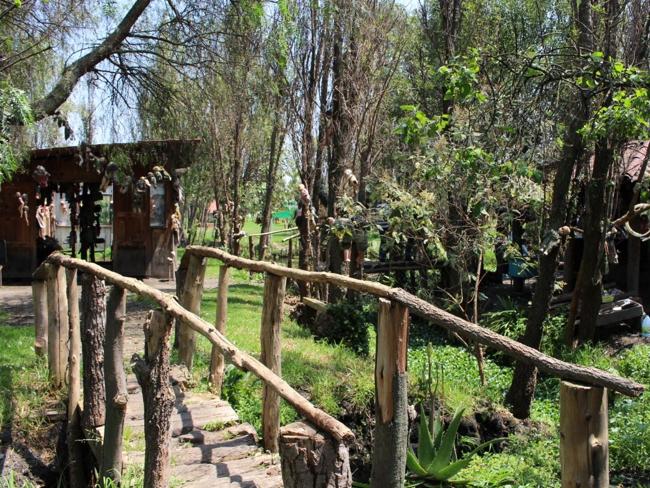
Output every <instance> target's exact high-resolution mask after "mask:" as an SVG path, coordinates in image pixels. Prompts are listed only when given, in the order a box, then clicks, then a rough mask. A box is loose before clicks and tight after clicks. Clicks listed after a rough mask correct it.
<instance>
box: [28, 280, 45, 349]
mask: <svg viewBox="0 0 650 488" xmlns="http://www.w3.org/2000/svg"><path fill="white" fill-rule="evenodd" d="M32 298H33V300H34V329H35V331H34V332H35V338H34V351H35V352H36V354H37V355H39V356H43V355H44V354H45V352H46V351H47V334H48V329H47V318H48V317H47V282H46V281H44V280H34V281H33V282H32Z"/></svg>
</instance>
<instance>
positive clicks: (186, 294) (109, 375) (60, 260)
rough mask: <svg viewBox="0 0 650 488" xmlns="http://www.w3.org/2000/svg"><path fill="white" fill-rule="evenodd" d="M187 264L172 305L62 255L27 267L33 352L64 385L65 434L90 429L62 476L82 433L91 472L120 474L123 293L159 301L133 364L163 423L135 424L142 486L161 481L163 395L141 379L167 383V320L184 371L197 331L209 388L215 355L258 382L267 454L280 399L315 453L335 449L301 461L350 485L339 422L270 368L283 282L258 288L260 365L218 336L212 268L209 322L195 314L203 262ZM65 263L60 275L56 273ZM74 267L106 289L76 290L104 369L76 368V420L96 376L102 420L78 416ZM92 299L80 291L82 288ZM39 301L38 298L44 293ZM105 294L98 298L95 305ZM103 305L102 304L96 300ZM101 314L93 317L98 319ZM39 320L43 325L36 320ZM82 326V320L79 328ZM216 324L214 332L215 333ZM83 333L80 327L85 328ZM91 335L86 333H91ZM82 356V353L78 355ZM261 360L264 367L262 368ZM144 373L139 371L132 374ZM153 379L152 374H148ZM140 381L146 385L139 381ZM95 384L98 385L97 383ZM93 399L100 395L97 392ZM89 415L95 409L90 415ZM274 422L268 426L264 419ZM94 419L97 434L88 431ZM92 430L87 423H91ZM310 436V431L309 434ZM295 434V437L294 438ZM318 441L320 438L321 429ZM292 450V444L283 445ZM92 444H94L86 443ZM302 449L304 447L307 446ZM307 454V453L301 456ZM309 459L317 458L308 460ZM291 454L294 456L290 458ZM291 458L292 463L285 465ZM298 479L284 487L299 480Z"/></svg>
mask: <svg viewBox="0 0 650 488" xmlns="http://www.w3.org/2000/svg"><path fill="white" fill-rule="evenodd" d="M187 261H189V263H190V266H189V267H188V268H187V272H186V277H185V279H184V280H183V286H182V290H183V293H182V295H181V302H182V303H183V305H185V306H183V305H181V303H179V302H178V301H177V299H176V297H173V296H171V295H169V294H166V293H164V292H162V291H160V290H157V289H155V288H152V287H150V286H148V285H146V284H144V283H143V282H141V281H139V280H136V279H133V278H127V277H124V276H122V275H120V274H118V273H115V272H112V271H109V270H107V269H104V268H102V267H100V266H98V265H96V264H92V263H88V262H86V261H81V260H78V259H73V258H70V257H67V256H65V255H63V254H60V253H55V254H52V255H51V256H50V257H49V258H48V259H47V261H46V262H45V263H43V265H41V266H40V267H39V268H38V269H37V270H36V272H35V273H34V286H33V292H34V303H35V322H36V324H35V329H36V334H37V337H36V341H35V345H36V346H37V352H38V351H41V352H45V351H47V355H48V366H49V374H50V380H51V383H52V384H53V385H54V386H56V387H63V386H64V384H65V383H66V382H67V383H68V386H69V402H68V403H69V408H68V419H69V424H71V425H70V426H69V431H70V432H74V430H75V429H77V430H78V426H79V425H80V424H81V425H84V426H86V427H91V428H90V429H87V430H86V432H84V433H83V437H82V434H80V433H77V435H76V436H75V435H74V434H71V437H70V439H69V440H68V445H69V446H70V472H71V476H72V473H73V472H74V471H75V469H76V470H77V471H81V469H80V466H81V464H82V456H81V455H80V454H79V453H78V452H77V453H75V452H74V450H75V448H77V447H78V446H79V443H78V442H76V440H79V439H84V438H85V439H87V438H89V437H91V438H94V437H103V442H102V443H101V449H96V452H97V453H98V454H97V455H98V458H99V460H100V462H99V467H100V470H99V474H100V477H101V478H110V479H112V480H115V481H116V482H119V480H120V476H121V472H122V437H123V427H124V418H125V413H126V404H127V390H126V375H125V371H124V360H123V342H124V319H125V315H126V294H127V291H129V292H133V293H136V294H138V295H139V296H141V297H146V298H148V299H150V300H152V301H154V302H155V303H157V305H158V306H160V309H161V311H160V312H155V313H152V316H151V317H150V319H149V321H148V323H147V326H146V328H145V357H144V359H141V360H139V361H138V362H139V363H141V364H140V366H138V363H136V367H134V370H135V372H136V375H137V376H138V380H139V382H140V385H141V387H142V391H143V396H144V401H145V411H150V412H152V415H153V417H154V418H158V419H163V423H162V425H161V424H160V423H158V424H156V423H154V422H145V487H149V486H166V482H167V481H166V477H165V476H164V475H162V476H161V473H160V471H161V467H164V466H166V465H168V464H169V432H170V430H169V416H170V414H171V407H170V405H171V403H170V401H171V400H170V399H169V398H167V399H165V395H153V394H147V392H148V391H149V392H150V391H152V386H151V385H158V389H160V388H162V385H168V384H169V367H168V364H169V341H168V340H167V339H168V338H169V336H170V334H171V329H172V325H173V321H174V320H179V321H180V323H181V327H180V332H181V337H180V340H179V345H180V348H179V349H180V351H179V352H180V358H181V359H182V360H183V362H184V363H185V364H186V365H188V367H191V364H192V357H193V352H194V344H195V343H194V333H195V332H198V333H199V334H201V335H203V336H204V337H206V338H207V339H208V340H209V341H210V342H211V343H212V346H213V353H212V365H211V372H210V379H211V382H212V384H213V386H214V387H215V388H216V389H219V388H220V385H221V382H222V380H223V364H224V359H225V360H227V361H228V362H230V363H232V364H234V365H235V366H236V367H238V368H240V369H243V370H245V371H250V372H252V373H253V374H255V375H256V376H257V377H258V378H260V379H261V380H262V381H263V385H264V405H265V408H264V422H263V426H264V441H265V446H266V447H267V448H268V449H269V450H271V451H273V452H277V451H278V434H279V401H280V398H283V399H284V400H285V401H287V403H289V404H290V405H291V406H293V407H294V408H295V409H296V410H297V411H298V412H299V413H300V415H301V416H302V417H303V418H305V419H306V420H307V421H308V422H309V423H310V424H312V425H313V426H314V427H315V428H316V429H317V431H320V432H321V433H323V434H324V437H323V438H324V439H326V440H327V442H325V443H323V445H322V446H319V447H318V449H330V450H333V452H335V453H336V456H337V457H336V459H338V460H339V461H341V462H339V463H334V464H332V465H331V466H332V468H334V469H335V470H336V471H332V469H330V468H328V467H327V466H325V467H324V466H322V465H321V464H322V463H321V460H318V459H315V461H314V462H315V464H314V463H311V464H312V465H313V466H311V467H312V468H313V469H314V470H319V469H320V470H323V469H325V470H329V471H327V472H324V473H323V472H321V473H319V474H324V475H325V478H327V477H330V478H332V477H336V478H337V479H338V478H341V477H343V481H345V480H348V479H349V483H347V484H346V483H345V482H344V483H342V484H340V486H350V485H351V474H350V470H349V460H348V457H347V445H348V444H349V443H350V442H351V441H352V440H353V439H354V434H353V433H352V431H351V430H350V429H349V428H348V427H346V426H345V425H344V424H342V423H341V422H339V421H338V420H337V419H335V418H333V417H332V416H330V415H329V414H327V413H325V412H323V411H322V410H320V409H318V408H316V407H315V406H314V405H313V404H311V403H310V402H309V401H308V400H307V399H305V398H304V397H303V396H302V395H300V394H299V393H298V392H297V391H296V390H294V389H293V388H292V387H291V386H290V385H289V384H288V383H287V382H286V381H284V380H283V379H282V378H281V377H280V375H279V373H280V365H279V355H278V354H277V353H278V352H279V351H278V349H277V347H276V343H278V344H279V330H280V329H279V328H280V321H281V306H282V303H283V301H284V281H285V279H284V278H279V279H274V278H270V279H269V280H268V282H267V286H266V287H265V289H266V290H267V293H266V295H265V312H264V314H263V322H262V332H263V334H262V338H263V345H262V359H263V361H262V362H260V361H258V360H257V359H255V358H254V357H252V356H251V355H249V354H247V353H245V352H243V351H241V350H239V349H238V348H237V347H236V346H235V345H234V344H232V343H231V342H230V341H229V340H228V339H226V337H225V336H224V335H223V334H222V330H223V328H224V327H225V313H226V311H225V306H226V303H227V298H226V297H227V289H228V287H227V281H228V272H227V268H226V267H223V268H222V272H221V273H220V284H221V287H220V292H219V298H218V302H219V304H220V306H221V309H220V311H219V315H218V320H217V325H216V327H215V326H214V325H212V324H210V323H208V322H206V321H205V320H203V319H202V318H201V317H199V316H198V314H197V313H195V312H198V311H199V307H200V302H201V294H202V289H203V278H204V274H205V262H204V261H205V260H204V259H202V258H197V257H192V256H188V258H187ZM66 268H67V269H68V277H67V279H66V271H65V270H66ZM77 271H79V272H80V273H82V277H84V278H85V279H88V277H90V278H91V279H97V280H104V281H105V282H106V283H108V284H111V285H113V286H112V289H111V291H110V293H109V296H108V300H106V297H105V292H104V294H103V295H102V293H101V292H97V289H98V287H93V286H83V287H82V296H81V302H82V303H88V304H93V303H94V304H100V306H99V307H96V309H95V310H92V307H90V306H89V309H88V310H82V314H81V315H82V316H84V318H83V320H82V321H83V322H88V323H89V324H97V323H98V322H100V323H101V320H100V319H99V316H100V315H102V314H103V317H105V326H106V330H105V340H103V343H104V347H103V351H101V352H102V353H103V355H104V367H103V371H101V373H102V381H97V378H92V377H89V378H86V374H88V375H92V374H93V372H95V373H96V372H97V369H96V368H93V367H92V365H90V364H88V365H86V364H84V385H86V383H87V381H88V382H89V384H92V385H93V386H91V388H89V389H88V390H87V391H84V409H83V414H84V417H85V416H86V413H87V412H88V414H89V415H90V414H91V413H92V412H93V408H92V405H89V406H88V408H86V403H87V402H89V403H91V404H92V403H93V402H95V403H97V398H96V395H95V393H96V391H97V389H99V388H101V386H102V384H103V383H104V380H105V385H106V391H105V399H106V400H105V403H102V405H101V410H102V413H100V415H99V417H104V414H105V423H104V422H103V419H101V420H98V421H95V422H90V421H88V422H87V421H86V420H85V419H79V411H80V410H81V409H80V405H79V398H80V390H81V380H80V378H81V375H80V365H81V361H80V359H81V347H80V343H83V346H84V347H86V343H85V342H84V341H82V340H81V324H80V322H81V321H80V318H79V316H80V314H79V300H78V297H79V292H78V285H77ZM93 293H94V294H95V295H96V296H89V295H92V294H93ZM45 297H46V298H45ZM105 300H106V301H105ZM45 301H46V302H47V314H45V313H44V311H43V307H42V304H43V303H44V302H45ZM102 303H105V304H106V305H105V309H103V307H102V306H101V304H102ZM103 317H102V318H103ZM46 322H47V323H46ZM86 325H88V324H86ZM220 329H221V330H220ZM85 332H88V330H86V331H85ZM91 332H92V331H91ZM84 357H86V354H85V352H84ZM161 362H162V363H163V364H164V363H165V362H166V364H167V367H166V368H165V367H162V368H161V367H151V365H152V364H154V363H156V364H160V363H161ZM265 363H266V364H265ZM138 368H139V369H140V371H146V374H143V373H140V374H138ZM154 375H155V376H154ZM148 385H149V386H148ZM102 390H103V388H102ZM101 396H102V397H103V396H104V395H101ZM93 415H95V416H97V415H96V414H93ZM275 418H277V422H275V421H274V420H273V419H275ZM102 424H103V430H102V429H101V428H100V429H97V427H100V426H101V425H102ZM93 428H94V429H93ZM315 432H316V431H315ZM294 437H295V436H294ZM321 437H322V434H321ZM291 442H293V444H292V447H293V448H295V447H296V443H298V444H299V443H300V440H298V441H296V440H295V438H294V440H293V441H291ZM96 444H98V443H97V442H96V443H95V445H96ZM311 450H312V451H313V450H314V449H311ZM311 454H313V453H310V455H311ZM306 455H307V454H306V453H305V450H304V449H303V450H302V454H301V457H302V458H303V459H302V460H301V461H300V462H302V463H303V464H310V462H311V461H309V460H306V459H304V458H305V456H306ZM317 457H318V456H317ZM294 458H295V456H294ZM292 462H295V459H294V460H293V461H292ZM283 471H284V470H283ZM83 485H84V483H83V482H76V483H74V484H73V486H83ZM303 485H304V483H302V482H301V481H300V480H296V481H295V484H293V485H290V484H287V483H286V482H285V486H296V487H298V486H303Z"/></svg>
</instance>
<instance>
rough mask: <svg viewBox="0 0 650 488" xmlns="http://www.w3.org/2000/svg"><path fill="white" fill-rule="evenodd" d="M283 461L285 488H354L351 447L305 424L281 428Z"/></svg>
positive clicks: (281, 459) (296, 423)
mask: <svg viewBox="0 0 650 488" xmlns="http://www.w3.org/2000/svg"><path fill="white" fill-rule="evenodd" d="M280 461H281V463H282V484H283V485H284V487H285V488H303V487H305V486H309V487H312V488H350V487H351V486H352V470H351V469H350V454H349V452H348V447H347V446H346V445H345V444H344V443H343V442H337V441H335V440H334V439H332V438H331V437H329V436H328V435H326V434H322V433H320V432H318V431H317V430H316V429H315V428H314V427H312V426H311V425H309V424H307V423H306V422H295V423H293V424H290V425H287V426H285V427H282V430H281V434H280Z"/></svg>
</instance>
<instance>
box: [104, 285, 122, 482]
mask: <svg viewBox="0 0 650 488" xmlns="http://www.w3.org/2000/svg"><path fill="white" fill-rule="evenodd" d="M106 312H107V313H106V340H105V342H104V361H105V362H104V377H105V382H106V426H105V427H104V445H103V447H102V463H101V471H100V484H101V480H102V479H105V478H108V479H111V480H113V481H114V482H115V484H116V485H119V483H120V479H121V477H122V437H123V436H122V434H123V432H124V417H125V414H126V403H127V400H128V394H127V391H126V374H125V373H124V357H123V355H124V352H123V351H124V318H125V315H126V290H124V289H123V288H120V287H119V286H113V288H111V292H110V293H109V295H108V303H107V305H106Z"/></svg>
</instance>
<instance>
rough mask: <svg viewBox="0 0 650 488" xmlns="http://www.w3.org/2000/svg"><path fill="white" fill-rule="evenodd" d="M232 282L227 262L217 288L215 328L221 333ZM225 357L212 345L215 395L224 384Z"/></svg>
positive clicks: (212, 385) (212, 387) (211, 383)
mask: <svg viewBox="0 0 650 488" xmlns="http://www.w3.org/2000/svg"><path fill="white" fill-rule="evenodd" d="M229 282H230V268H229V267H228V266H226V265H225V264H222V265H221V266H220V267H219V287H218V288H217V317H216V320H215V323H214V325H215V328H216V329H217V331H219V332H220V333H221V334H225V332H226V321H227V319H228V286H229ZM223 369H224V358H223V354H221V352H220V351H219V349H218V348H217V347H216V346H214V344H213V345H212V354H211V360H210V377H209V378H208V381H209V383H210V389H211V390H212V392H213V393H214V394H215V395H219V396H221V385H222V384H223Z"/></svg>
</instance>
